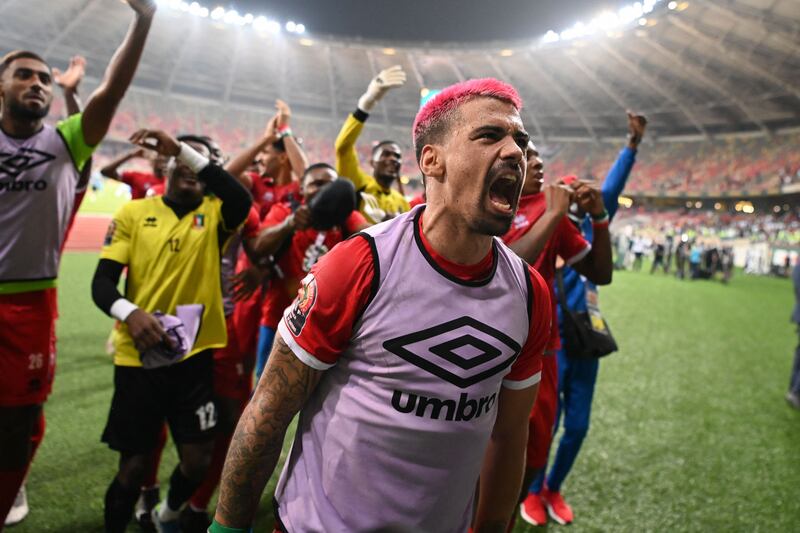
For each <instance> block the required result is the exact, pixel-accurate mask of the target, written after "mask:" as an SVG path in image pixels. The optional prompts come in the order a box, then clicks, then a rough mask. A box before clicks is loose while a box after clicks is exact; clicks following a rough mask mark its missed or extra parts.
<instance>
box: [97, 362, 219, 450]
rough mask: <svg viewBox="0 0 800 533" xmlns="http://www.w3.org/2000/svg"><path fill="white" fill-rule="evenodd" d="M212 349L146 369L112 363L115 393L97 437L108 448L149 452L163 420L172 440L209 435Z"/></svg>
mask: <svg viewBox="0 0 800 533" xmlns="http://www.w3.org/2000/svg"><path fill="white" fill-rule="evenodd" d="M211 352H212V351H211V350H205V351H203V352H200V353H198V354H196V355H193V356H192V357H190V358H189V359H187V360H186V361H183V362H182V363H177V364H175V365H172V366H167V367H162V368H154V369H151V370H145V369H144V368H141V367H127V366H115V367H114V397H113V398H112V400H111V410H110V412H109V413H108V422H107V423H106V429H105V430H104V431H103V438H102V441H103V442H105V443H106V444H108V446H109V447H110V448H111V449H112V450H117V451H120V452H130V453H148V452H150V451H152V450H154V449H155V448H156V445H157V443H158V437H159V434H160V432H161V427H162V426H163V424H164V421H165V420H166V421H167V423H168V424H169V429H170V431H171V432H172V440H174V441H175V443H176V444H190V443H200V442H207V441H209V440H211V439H213V438H214V430H215V429H216V426H217V406H216V404H215V403H214V368H213V366H214V359H213V357H212V353H211Z"/></svg>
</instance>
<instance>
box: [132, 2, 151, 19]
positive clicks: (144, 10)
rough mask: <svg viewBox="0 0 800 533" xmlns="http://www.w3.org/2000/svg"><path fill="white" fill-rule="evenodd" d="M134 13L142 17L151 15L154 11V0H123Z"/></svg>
mask: <svg viewBox="0 0 800 533" xmlns="http://www.w3.org/2000/svg"><path fill="white" fill-rule="evenodd" d="M125 1H126V2H127V3H128V5H129V6H131V8H132V9H133V10H134V11H136V14H137V15H139V16H142V17H152V16H153V15H154V14H155V12H156V1H155V0H125Z"/></svg>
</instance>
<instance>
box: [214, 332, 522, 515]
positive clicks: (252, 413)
mask: <svg viewBox="0 0 800 533" xmlns="http://www.w3.org/2000/svg"><path fill="white" fill-rule="evenodd" d="M321 375H322V371H320V370H315V369H313V368H311V367H310V366H308V365H306V364H305V363H303V362H302V361H300V359H298V358H297V357H296V356H295V355H294V353H292V350H291V349H290V348H289V346H287V345H286V343H285V342H284V340H283V338H282V337H281V335H280V333H277V334H276V335H275V343H274V344H273V346H272V353H270V356H269V360H268V363H267V367H266V368H265V369H264V373H263V375H262V376H261V379H260V380H259V382H258V386H257V387H256V391H255V394H253V398H252V399H251V400H250V403H249V404H248V405H247V407H246V408H245V410H244V413H242V417H241V418H240V419H239V424H238V425H237V426H236V432H235V433H234V435H233V440H232V441H231V445H230V448H229V449H228V456H227V457H226V459H225V468H224V469H223V471H222V480H221V481H220V490H219V502H218V504H217V512H216V515H215V517H214V521H215V522H216V523H217V524H219V525H222V526H225V527H228V528H242V529H247V528H249V527H250V526H251V523H252V521H253V517H254V516H255V513H256V510H257V509H258V502H259V500H260V499H261V493H262V492H263V491H264V486H265V485H266V484H267V481H268V480H269V478H270V476H271V475H272V472H273V470H275V466H276V465H277V463H278V458H279V457H280V455H281V448H282V447H283V439H284V438H285V436H286V428H287V427H289V423H290V422H291V421H292V419H293V418H294V416H295V415H296V414H297V413H298V412H299V411H300V409H301V408H302V407H303V406H304V405H305V403H306V401H307V400H308V398H309V396H310V395H311V393H312V392H313V390H314V388H315V387H316V386H317V383H319V379H320V377H321ZM526 427H527V426H526ZM213 528H214V526H212V531H213V530H214V529H213Z"/></svg>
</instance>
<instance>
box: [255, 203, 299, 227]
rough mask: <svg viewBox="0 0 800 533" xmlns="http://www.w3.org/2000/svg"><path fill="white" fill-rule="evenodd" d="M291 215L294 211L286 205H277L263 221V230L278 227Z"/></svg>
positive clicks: (268, 212) (271, 208)
mask: <svg viewBox="0 0 800 533" xmlns="http://www.w3.org/2000/svg"><path fill="white" fill-rule="evenodd" d="M291 214H292V210H291V209H289V207H288V206H287V205H286V204H275V205H273V206H272V207H270V209H269V211H267V214H266V215H264V219H263V220H262V221H261V229H264V228H269V227H272V226H276V225H278V224H280V223H281V222H283V221H284V220H286V218H287V217H288V216H289V215H291Z"/></svg>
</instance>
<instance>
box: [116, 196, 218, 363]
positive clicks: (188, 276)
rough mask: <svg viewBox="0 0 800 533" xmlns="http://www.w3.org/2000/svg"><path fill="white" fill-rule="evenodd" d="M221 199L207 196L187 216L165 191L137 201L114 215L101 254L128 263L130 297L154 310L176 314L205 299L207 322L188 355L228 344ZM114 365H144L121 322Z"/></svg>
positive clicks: (127, 296) (127, 290) (203, 303)
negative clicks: (169, 202) (171, 204)
mask: <svg viewBox="0 0 800 533" xmlns="http://www.w3.org/2000/svg"><path fill="white" fill-rule="evenodd" d="M221 206H222V202H221V201H220V200H219V199H218V198H213V197H208V196H206V197H205V199H204V200H203V203H202V204H200V206H198V207H197V209H195V210H194V211H190V212H189V213H187V214H186V215H184V216H183V217H181V218H178V216H177V215H176V214H175V212H174V211H173V210H172V209H171V208H170V207H169V206H168V205H166V204H165V203H164V200H163V199H162V197H160V196H156V197H151V198H143V199H141V200H132V201H130V202H128V203H126V204H125V205H124V206H122V207H121V208H120V210H119V211H117V213H116V215H114V219H113V220H112V222H111V224H110V226H109V228H108V233H107V234H106V238H105V242H104V243H103V250H102V252H101V253H100V258H101V259H111V260H112V261H116V262H118V263H122V264H124V265H127V266H128V277H127V282H126V284H125V298H127V299H128V300H130V301H131V302H133V303H134V304H136V305H138V306H139V307H140V308H141V309H142V310H143V311H147V312H149V313H152V312H155V311H161V312H163V313H166V314H172V315H174V314H175V311H176V309H175V308H176V306H178V305H188V304H201V305H202V306H203V314H202V321H201V323H200V329H199V331H198V333H197V337H196V340H195V343H194V346H193V347H192V349H191V350H190V351H189V353H188V354H187V355H186V357H185V358H184V359H186V358H188V357H191V356H192V355H194V354H196V353H198V352H201V351H203V350H207V349H209V348H221V347H223V346H225V344H226V343H227V334H226V330H225V314H224V312H223V308H222V288H221V286H220V246H219V238H218V231H217V229H218V228H219V227H220V225H221V224H223V221H222V214H221V211H220V208H221ZM114 345H115V349H116V351H115V354H114V364H116V365H120V366H142V362H141V360H140V359H139V352H138V351H137V350H136V347H135V346H134V343H133V339H132V338H131V336H130V334H129V333H128V327H127V326H126V325H125V324H124V323H120V324H119V327H118V328H117V329H116V330H115V332H114Z"/></svg>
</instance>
